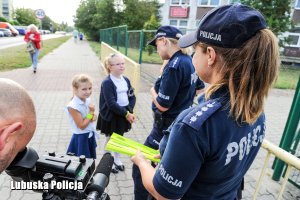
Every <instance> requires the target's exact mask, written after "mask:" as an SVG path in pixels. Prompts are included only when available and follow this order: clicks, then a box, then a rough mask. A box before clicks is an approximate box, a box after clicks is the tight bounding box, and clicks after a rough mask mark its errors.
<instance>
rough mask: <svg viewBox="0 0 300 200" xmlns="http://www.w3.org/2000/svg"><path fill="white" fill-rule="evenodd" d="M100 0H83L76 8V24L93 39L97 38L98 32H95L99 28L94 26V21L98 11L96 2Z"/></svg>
mask: <svg viewBox="0 0 300 200" xmlns="http://www.w3.org/2000/svg"><path fill="white" fill-rule="evenodd" d="M98 1H99V0H83V1H81V2H80V5H79V7H78V8H77V10H76V16H75V19H74V22H75V26H76V27H77V28H79V29H81V30H82V31H83V32H85V34H86V35H87V36H88V37H90V38H92V39H96V34H95V33H94V32H95V31H97V30H96V27H93V26H92V21H93V18H94V16H95V15H96V13H97V7H96V3H97V2H98Z"/></svg>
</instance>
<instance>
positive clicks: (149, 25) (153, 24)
mask: <svg viewBox="0 0 300 200" xmlns="http://www.w3.org/2000/svg"><path fill="white" fill-rule="evenodd" d="M159 26H160V23H159V22H158V21H157V20H156V17H155V15H151V17H150V20H149V21H146V22H145V24H144V29H145V30H156V29H158V28H159ZM152 38H153V32H145V42H148V41H150V40H151V39H152ZM145 49H146V50H147V52H148V55H151V54H152V53H153V52H154V50H155V48H154V47H153V46H151V45H147V46H146V47H145Z"/></svg>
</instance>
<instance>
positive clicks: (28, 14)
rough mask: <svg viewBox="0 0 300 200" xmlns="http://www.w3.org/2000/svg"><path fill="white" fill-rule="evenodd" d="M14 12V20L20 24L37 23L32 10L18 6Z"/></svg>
mask: <svg viewBox="0 0 300 200" xmlns="http://www.w3.org/2000/svg"><path fill="white" fill-rule="evenodd" d="M15 13H16V20H17V21H18V22H19V23H20V24H21V25H25V26H27V25H29V24H35V25H38V24H39V21H38V19H37V18H36V17H35V15H34V11H33V10H32V9H29V8H18V9H16V11H15Z"/></svg>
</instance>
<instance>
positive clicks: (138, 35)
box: [100, 26, 162, 64]
mask: <svg viewBox="0 0 300 200" xmlns="http://www.w3.org/2000/svg"><path fill="white" fill-rule="evenodd" d="M155 32H156V31H155V30H130V31H129V30H127V26H117V27H112V28H107V29H101V30H100V42H105V43H107V44H109V45H110V46H111V47H113V48H115V49H117V50H118V51H119V52H121V53H123V54H124V55H126V56H128V57H129V58H131V59H132V60H134V61H136V62H138V63H140V64H141V63H142V62H151V63H162V61H161V59H160V58H159V56H158V55H157V54H156V53H155V48H154V47H151V46H147V42H148V41H150V40H151V38H153V37H154V34H155Z"/></svg>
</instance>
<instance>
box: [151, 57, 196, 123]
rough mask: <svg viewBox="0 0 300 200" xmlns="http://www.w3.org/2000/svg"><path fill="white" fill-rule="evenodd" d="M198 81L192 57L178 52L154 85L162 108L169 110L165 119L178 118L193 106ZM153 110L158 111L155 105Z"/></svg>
mask: <svg viewBox="0 0 300 200" xmlns="http://www.w3.org/2000/svg"><path fill="white" fill-rule="evenodd" d="M197 79H198V76H197V75H196V73H195V69H194V66H193V64H192V59H191V57H190V56H188V55H185V54H183V53H182V52H181V51H177V52H176V53H175V54H174V55H173V56H172V57H171V58H170V60H169V62H168V64H167V65H166V66H165V68H164V71H163V73H162V75H161V78H160V79H158V80H157V81H156V83H155V85H154V89H155V91H156V92H157V94H158V96H157V98H156V100H157V102H158V103H159V105H161V106H162V107H165V108H169V109H168V110H167V111H166V112H163V116H164V117H166V118H176V117H177V116H178V114H179V113H180V112H181V111H183V110H185V109H186V108H188V107H190V106H191V105H192V103H193V98H194V96H195V83H196V81H197ZM152 110H153V111H155V110H157V108H156V106H155V105H154V104H152Z"/></svg>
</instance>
